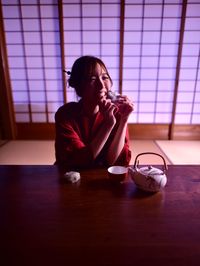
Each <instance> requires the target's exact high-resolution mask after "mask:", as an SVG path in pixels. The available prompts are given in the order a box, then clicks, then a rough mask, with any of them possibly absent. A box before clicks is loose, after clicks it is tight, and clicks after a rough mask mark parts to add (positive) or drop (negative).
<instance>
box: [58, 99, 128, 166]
mask: <svg viewBox="0 0 200 266" xmlns="http://www.w3.org/2000/svg"><path fill="white" fill-rule="evenodd" d="M102 121H103V117H102V115H101V113H99V112H98V113H97V114H96V116H95V118H94V119H91V118H89V117H87V116H86V115H85V114H84V112H83V108H82V101H79V102H78V103H76V102H71V103H67V104H65V105H63V106H61V107H60V108H59V109H58V111H57V112H56V114H55V122H56V124H55V125H56V140H55V151H56V162H55V164H57V165H59V166H60V167H61V168H62V169H64V170H73V169H77V168H93V167H98V166H106V167H107V166H108V165H107V163H106V161H105V154H106V150H107V149H108V145H109V143H110V141H111V140H112V137H113V135H114V134H115V131H116V127H115V128H114V129H113V131H112V133H111V135H110V137H109V139H108V140H107V142H106V144H105V146H104V148H103V149H102V151H101V152H100V154H99V155H98V156H97V158H96V159H93V156H92V152H91V150H90V148H89V146H88V144H89V143H90V142H91V140H92V139H93V137H94V136H95V134H96V132H97V131H98V129H99V128H100V127H101V126H102ZM128 141H129V138H128V131H127V134H126V138H125V143H124V147H123V149H122V151H121V153H120V155H119V157H118V159H117V160H116V162H115V165H124V166H127V165H128V164H129V162H130V159H131V151H130V150H129V143H128Z"/></svg>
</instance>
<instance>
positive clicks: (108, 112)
mask: <svg viewBox="0 0 200 266" xmlns="http://www.w3.org/2000/svg"><path fill="white" fill-rule="evenodd" d="M117 110H118V107H117V106H116V105H115V104H114V103H112V102H111V100H109V99H105V98H102V99H101V101H100V102H99V111H100V112H101V113H102V115H103V117H104V120H105V121H106V122H110V123H111V124H112V125H114V124H115V123H116V118H115V112H117Z"/></svg>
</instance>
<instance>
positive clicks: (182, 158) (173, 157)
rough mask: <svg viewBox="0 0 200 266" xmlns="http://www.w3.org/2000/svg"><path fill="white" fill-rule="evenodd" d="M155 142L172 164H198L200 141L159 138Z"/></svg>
mask: <svg viewBox="0 0 200 266" xmlns="http://www.w3.org/2000/svg"><path fill="white" fill-rule="evenodd" d="M156 143H157V144H158V146H159V147H160V148H161V149H162V151H163V152H164V153H165V154H166V156H167V157H168V158H169V159H170V161H171V162H172V164H200V141H191V140H189V141H181V140H170V141H167V140H159V141H156Z"/></svg>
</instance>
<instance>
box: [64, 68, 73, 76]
mask: <svg viewBox="0 0 200 266" xmlns="http://www.w3.org/2000/svg"><path fill="white" fill-rule="evenodd" d="M63 72H65V73H67V75H71V71H67V70H65V69H63Z"/></svg>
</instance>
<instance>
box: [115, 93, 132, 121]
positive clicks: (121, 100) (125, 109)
mask: <svg viewBox="0 0 200 266" xmlns="http://www.w3.org/2000/svg"><path fill="white" fill-rule="evenodd" d="M115 104H116V106H117V107H118V109H119V113H120V115H121V118H122V119H124V120H128V117H129V115H130V114H131V113H132V111H133V110H134V105H133V102H132V101H131V100H130V99H129V98H128V97H127V96H121V95H120V96H117V100H116V101H115Z"/></svg>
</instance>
